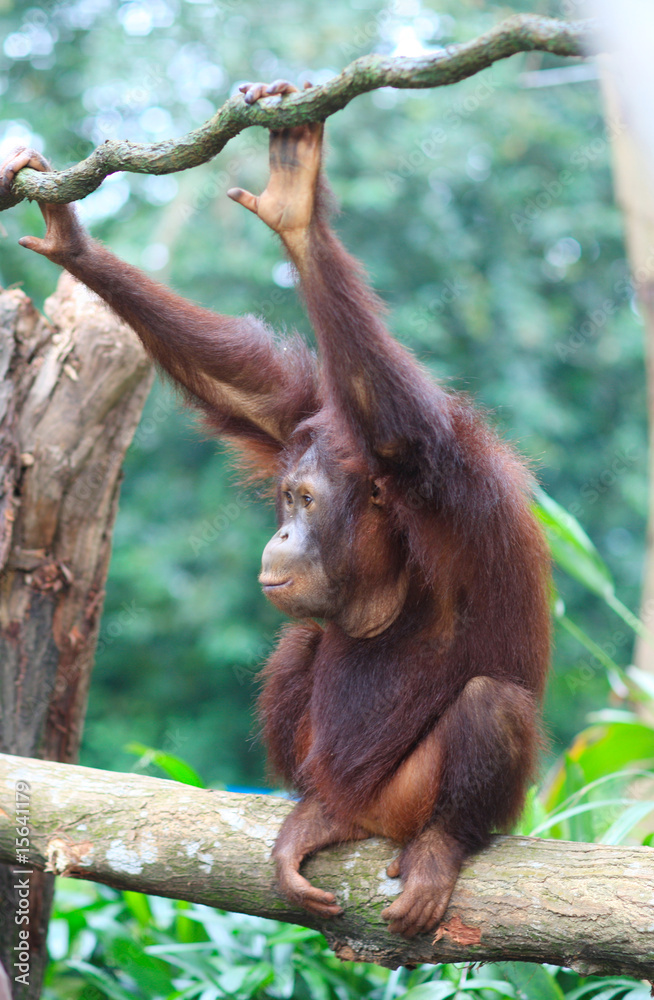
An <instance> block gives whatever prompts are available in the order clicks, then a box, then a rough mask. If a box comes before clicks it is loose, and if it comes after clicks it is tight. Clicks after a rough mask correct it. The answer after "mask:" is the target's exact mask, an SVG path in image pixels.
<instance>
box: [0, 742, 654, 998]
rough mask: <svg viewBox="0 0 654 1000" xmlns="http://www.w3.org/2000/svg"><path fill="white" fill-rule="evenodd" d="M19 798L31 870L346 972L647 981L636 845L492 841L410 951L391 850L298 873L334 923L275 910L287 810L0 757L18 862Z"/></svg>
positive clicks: (647, 886) (337, 851)
mask: <svg viewBox="0 0 654 1000" xmlns="http://www.w3.org/2000/svg"><path fill="white" fill-rule="evenodd" d="M17 792H18V797H17ZM23 798H24V801H25V802H27V803H28V804H29V827H30V832H29V840H30V851H29V867H30V868H32V867H33V868H47V870H48V871H51V872H56V873H58V874H60V875H68V876H71V877H74V878H86V879H92V880H94V881H97V882H103V883H105V884H106V885H112V886H115V887H117V888H122V889H132V890H135V891H138V892H149V893H153V894H155V895H159V896H171V897H173V898H175V899H188V900H194V901H196V902H199V903H205V904H207V905H209V906H217V907H221V908H224V909H228V910H233V911H240V912H243V913H254V914H257V915H259V916H265V917H272V918H276V919H278V920H287V921H290V922H292V923H298V924H302V925H305V926H308V927H318V928H320V929H321V930H322V931H323V932H324V933H325V934H326V935H327V938H328V940H329V942H330V944H331V946H332V947H333V948H334V949H335V951H336V953H337V954H338V955H339V956H340V957H341V958H343V959H348V960H362V961H366V962H377V963H379V964H381V965H387V966H390V967H392V968H394V967H396V966H398V965H411V964H415V963H417V962H434V963H435V962H453V961H470V962H487V961H495V960H499V959H516V960H521V961H530V962H552V963H554V964H556V965H565V966H568V967H572V968H574V969H576V970H578V971H579V972H581V973H583V974H590V973H616V974H617V973H622V974H627V975H632V976H637V977H639V978H651V977H652V975H653V971H654V922H653V921H652V905H651V903H652V897H653V895H654V851H652V850H651V848H648V847H631V848H625V847H603V846H599V845H595V844H572V843H561V842H558V841H547V840H537V839H535V838H529V837H498V838H496V840H495V843H494V844H493V845H492V847H490V848H489V849H488V850H487V851H484V852H482V853H481V854H479V855H477V856H476V857H474V858H473V859H472V860H471V861H470V862H469V863H468V864H467V865H466V866H465V868H464V870H463V872H462V874H461V877H460V879H459V881H458V883H457V885H456V888H455V891H454V895H453V896H452V901H451V904H450V907H449V909H448V912H447V914H446V916H445V920H444V922H443V924H442V925H441V927H440V928H439V930H438V932H437V933H436V935H435V936H433V937H434V939H433V940H431V938H432V935H425V936H423V937H421V938H417V939H415V940H413V941H410V942H409V941H404V940H403V939H402V938H400V937H397V936H394V935H391V934H389V932H388V930H387V928H386V925H385V924H384V921H383V920H382V919H381V916H380V913H381V910H382V909H383V908H384V906H386V905H388V902H389V900H391V899H392V898H393V897H394V896H395V895H396V894H397V893H398V892H399V891H400V886H399V880H398V879H389V878H388V877H387V876H386V865H387V864H388V863H389V861H390V860H391V858H392V857H393V855H394V854H395V852H396V849H394V847H393V845H392V844H390V843H389V842H388V841H382V840H377V839H375V840H368V841H359V842H357V843H356V844H344V845H342V846H341V847H337V848H331V849H329V850H326V851H322V852H320V854H318V855H316V857H314V858H312V859H311V860H310V861H309V862H308V864H307V865H306V874H307V876H308V877H309V878H310V879H311V880H312V881H314V882H315V883H316V884H317V885H320V886H322V887H323V888H325V889H329V890H331V891H332V892H335V893H336V895H337V896H338V898H339V900H340V901H341V902H342V904H343V906H344V909H345V913H344V914H343V916H341V917H338V918H337V919H335V920H332V921H322V920H320V919H318V918H312V917H311V916H310V915H309V914H308V913H307V912H306V911H304V910H302V909H301V908H299V907H295V906H292V905H290V904H289V903H288V902H287V901H286V900H284V899H283V898H282V897H280V895H279V893H278V892H277V890H276V888H275V878H274V869H273V864H272V862H271V860H270V851H271V847H272V845H273V842H274V840H275V837H276V834H277V831H278V829H279V826H280V823H281V822H282V820H283V818H284V816H285V815H286V814H287V813H288V811H289V810H290V809H291V808H292V803H290V802H288V801H287V800H285V799H278V798H274V797H272V796H262V795H236V794H230V793H228V792H209V791H202V790H200V789H197V788H190V787H189V786H187V785H180V784H176V783H175V782H172V781H162V780H160V779H158V778H150V777H146V776H144V775H135V774H114V773H111V772H109V771H95V770H91V769H90V768H83V767H74V766H70V765H64V764H53V763H44V762H42V761H36V760H26V759H21V758H18V757H9V756H1V755H0V807H1V808H0V860H5V861H11V860H12V859H14V858H15V845H14V840H15V832H14V821H13V818H14V810H15V802H16V801H19V802H22V801H23ZM16 867H17V870H18V867H24V866H16ZM20 877H21V875H20V874H17V876H16V878H17V879H18V878H20Z"/></svg>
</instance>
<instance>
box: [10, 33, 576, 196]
mask: <svg viewBox="0 0 654 1000" xmlns="http://www.w3.org/2000/svg"><path fill="white" fill-rule="evenodd" d="M594 34H595V26H594V22H592V21H573V22H568V23H566V22H564V21H558V20H555V19H553V18H548V17H538V16H537V15H533V14H518V15H516V16H514V17H510V18H508V20H506V21H504V22H503V23H502V24H500V25H498V26H497V27H495V28H493V29H492V30H491V31H488V32H486V34H484V35H480V36H479V38H476V39H474V40H473V41H471V42H465V43H463V44H461V45H448V46H447V47H446V48H444V49H441V50H439V51H437V52H435V53H433V54H431V55H427V56H421V57H419V58H416V59H409V58H395V59H391V58H387V57H385V56H380V55H368V56H362V57H361V58H360V59H355V61H354V62H352V63H350V65H349V66H347V67H346V68H345V69H344V70H343V72H342V73H341V74H340V75H339V76H336V77H334V78H333V79H331V80H328V81H327V83H325V84H323V85H322V86H320V87H313V88H312V89H311V90H308V91H305V92H300V93H298V94H292V95H289V96H286V97H285V98H284V99H283V100H282V99H281V98H279V97H271V98H266V99H264V100H262V101H258V102H257V103H256V104H253V105H247V104H245V101H244V99H243V96H242V95H241V94H237V95H234V96H233V97H230V98H229V100H228V101H226V102H225V104H223V106H222V107H221V108H219V109H218V111H217V112H216V114H215V115H214V116H213V118H210V119H209V121H207V122H205V124H204V125H202V127H201V128H199V129H195V130H194V131H193V132H189V133H188V135H185V136H182V137H181V138H180V139H168V140H165V141H163V142H155V143H135V142H128V141H127V140H121V139H110V140H108V141H107V142H104V143H103V144H102V145H101V146H98V147H97V149H95V150H94V151H93V152H92V153H91V155H90V156H88V157H87V158H86V159H85V160H82V161H81V163H77V164H76V165H75V166H73V167H69V168H68V169H67V170H61V171H53V172H52V173H51V174H43V173H39V172H38V171H36V170H28V169H25V170H22V171H21V172H20V173H19V174H18V177H17V178H16V181H15V183H14V185H13V189H12V191H11V192H9V193H0V211H1V210H3V209H6V208H9V207H11V206H12V205H15V204H17V202H19V201H22V200H23V199H24V198H29V199H30V200H32V199H35V200H36V201H48V202H52V203H55V204H62V203H66V202H71V201H77V200H79V199H80V198H84V197H86V195H87V194H90V193H91V192H92V191H95V189H96V188H98V187H99V186H100V184H101V183H102V181H103V180H104V178H105V177H107V176H108V175H109V174H111V173H114V172H115V171H116V170H128V171H130V172H132V173H137V174H169V173H174V172H176V171H178V170H187V169H188V168H189V167H197V166H198V165H199V164H201V163H206V162H207V160H210V159H212V158H213V157H214V156H216V155H217V154H218V153H219V152H220V151H221V150H222V149H223V148H224V147H225V145H226V144H227V143H228V142H229V140H230V139H233V138H234V136H236V135H238V134H239V132H242V131H243V130H244V129H246V128H251V127H252V126H253V125H261V126H263V127H264V128H284V127H287V126H291V125H300V124H302V123H303V122H307V121H317V120H323V119H325V118H328V117H329V116H330V115H333V114H335V113H336V112H337V111H340V110H342V108H344V107H345V106H346V105H347V104H349V102H350V101H351V100H352V99H353V98H355V97H357V96H358V95H359V94H365V93H367V92H368V91H370V90H377V89H378V88H380V87H398V88H403V89H419V88H426V87H444V86H448V85H449V84H452V83H457V82H458V81H459V80H464V79H465V78H466V77H469V76H474V74H475V73H478V72H480V70H483V69H486V68H487V67H488V66H491V65H492V64H493V63H494V62H497V61H498V60H500V59H506V58H508V57H509V56H512V55H515V54H516V53H518V52H530V51H533V50H534V49H538V50H539V51H541V52H551V53H553V54H554V55H559V56H577V57H583V56H586V55H588V54H590V52H591V50H592V48H593V38H594Z"/></svg>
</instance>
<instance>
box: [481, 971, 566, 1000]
mask: <svg viewBox="0 0 654 1000" xmlns="http://www.w3.org/2000/svg"><path fill="white" fill-rule="evenodd" d="M490 969H492V970H493V972H498V973H499V974H500V975H502V976H504V978H505V979H506V980H507V981H508V982H509V983H511V984H512V985H513V986H515V988H516V990H517V991H518V995H519V996H521V997H529V998H530V1000H531V998H533V1000H536V998H538V1000H564V994H563V990H562V989H561V987H560V986H559V984H558V983H557V981H556V979H555V978H554V976H552V975H551V974H550V973H549V972H548V971H547V969H545V968H543V966H542V965H532V964H531V963H528V962H498V963H497V965H493V966H490ZM490 969H489V968H488V967H487V970H486V971H490Z"/></svg>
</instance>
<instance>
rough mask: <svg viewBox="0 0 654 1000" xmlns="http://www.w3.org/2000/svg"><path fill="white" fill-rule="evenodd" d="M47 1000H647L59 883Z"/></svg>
mask: <svg viewBox="0 0 654 1000" xmlns="http://www.w3.org/2000/svg"><path fill="white" fill-rule="evenodd" d="M56 900H57V905H56V909H55V914H54V918H53V921H52V924H51V930H50V939H49V940H50V947H51V952H52V953H53V956H54V960H53V962H52V963H51V965H50V968H49V972H48V979H47V984H46V989H45V992H44V1000H104V998H109V1000H128V998H129V1000H160V998H161V1000H173V998H176V1000H182V998H189V1000H190V998H201V1000H214V998H219V997H230V998H232V1000H255V998H256V1000H268V998H271V1000H284V998H293V1000H356V998H362V1000H363V998H366V1000H432V998H434V1000H445V998H447V997H454V998H457V1000H467V998H470V1000H473V998H475V1000H477V998H478V1000H497V998H501V997H509V998H511V1000H564V998H565V1000H581V998H582V997H584V998H588V1000H592V998H594V997H597V998H598V1000H599V998H600V997H601V1000H614V998H615V1000H618V998H620V997H623V998H625V1000H627V998H628V1000H645V998H646V997H648V996H649V987H646V986H645V985H641V984H638V983H637V982H635V981H634V980H633V979H628V978H626V977H610V978H605V979H600V978H597V977H590V978H583V977H581V976H578V975H576V974H575V973H572V972H570V971H566V970H561V969H556V968H555V967H554V966H539V965H531V964H525V963H521V962H499V963H493V964H489V965H485V966H483V967H481V968H470V967H468V966H464V965H441V966H432V965H421V966H418V968H416V969H413V970H409V969H404V968H401V969H397V970H396V971H395V972H390V971H389V970H388V969H383V968H381V967H380V966H376V965H365V964H363V963H357V962H340V961H339V960H338V959H337V958H336V957H335V956H334V955H333V954H332V952H330V951H329V949H328V948H327V945H326V943H325V940H324V938H323V937H322V935H321V934H319V933H318V932H317V931H312V930H309V929H308V928H304V927H293V926H290V925H288V924H281V923H278V922H276V921H273V920H263V919H259V918H255V917H248V916H246V915H244V914H237V913H221V912H218V911H215V910H211V909H209V908H208V907H206V906H195V905H193V904H190V903H183V902H173V901H171V900H168V899H158V898H155V897H152V898H150V897H147V896H139V895H138V894H136V893H118V892H115V891H113V890H110V889H107V888H105V887H103V886H95V885H93V884H91V883H79V882H72V881H69V880H66V881H64V880H61V881H60V882H59V883H58V888H57V895H56Z"/></svg>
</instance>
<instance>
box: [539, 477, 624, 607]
mask: <svg viewBox="0 0 654 1000" xmlns="http://www.w3.org/2000/svg"><path fill="white" fill-rule="evenodd" d="M534 511H535V514H536V516H537V518H538V519H539V520H540V522H541V523H542V524H543V526H544V528H545V532H546V535H547V539H548V542H549V545H550V548H551V550H552V557H553V558H554V560H555V562H556V563H557V564H558V565H559V566H560V567H561V569H563V570H565V571H566V573H569V574H570V576H572V577H574V579H575V580H578V581H579V582H580V583H582V584H583V585H584V586H585V587H587V588H588V590H590V591H592V592H593V593H594V594H597V595H598V596H599V597H602V598H604V600H607V599H608V598H609V597H611V596H612V595H613V594H614V593H615V587H614V584H613V579H612V577H611V574H610V572H609V570H608V567H607V566H606V564H605V563H604V562H603V560H602V558H601V556H600V554H599V552H598V551H597V549H596V548H595V546H594V545H593V543H592V542H591V540H590V538H589V537H588V535H587V534H586V532H585V531H584V529H583V528H582V527H581V525H580V524H579V522H578V521H577V519H576V518H575V517H573V516H572V514H570V513H569V512H568V511H567V510H566V509H565V507H562V506H561V505H560V504H558V503H557V502H556V500H553V499H552V497H550V496H548V494H547V493H545V491H544V490H541V489H539V490H537V491H536V503H535V504H534Z"/></svg>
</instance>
